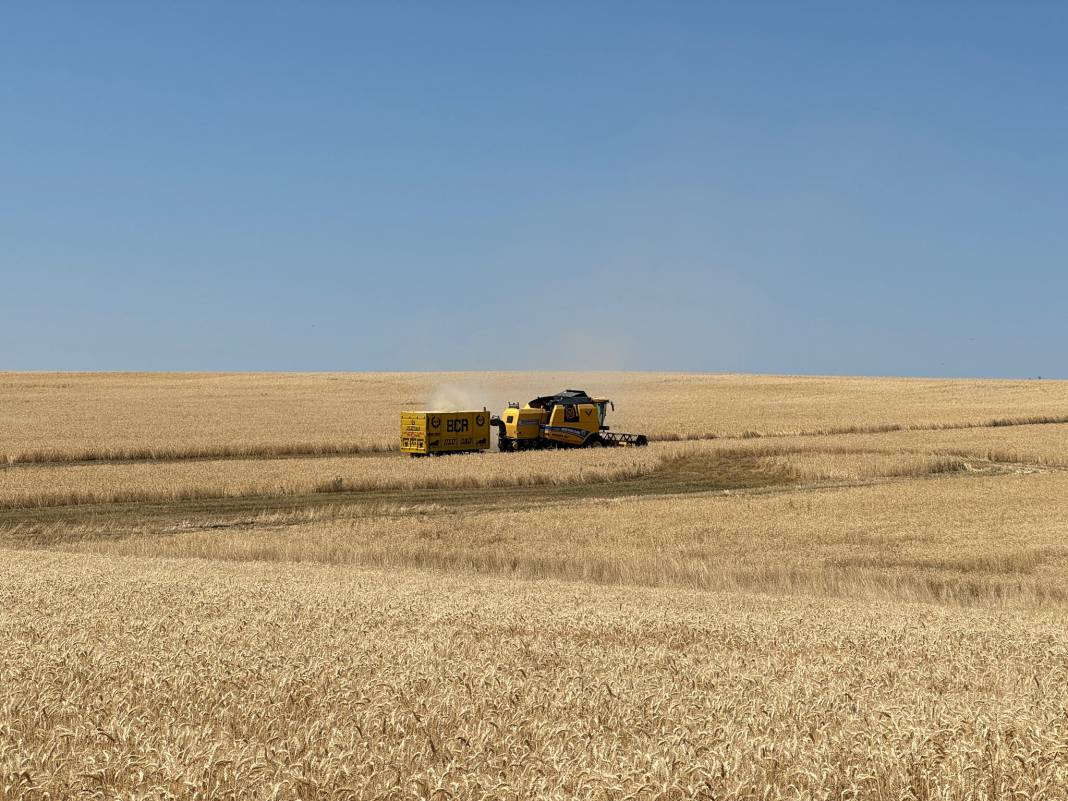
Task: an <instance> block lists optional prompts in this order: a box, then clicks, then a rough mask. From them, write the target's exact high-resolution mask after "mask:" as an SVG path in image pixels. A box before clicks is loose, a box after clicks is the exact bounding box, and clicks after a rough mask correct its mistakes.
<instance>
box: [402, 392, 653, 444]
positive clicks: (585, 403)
mask: <svg viewBox="0 0 1068 801" xmlns="http://www.w3.org/2000/svg"><path fill="white" fill-rule="evenodd" d="M609 407H611V408H612V409H615V406H614V405H613V403H612V401H610V400H609V399H608V398H592V397H590V396H589V395H588V394H586V393H585V392H583V391H582V390H579V389H565V390H564V391H563V392H558V393H557V394H555V395H544V396H542V397H540V398H535V399H534V400H532V401H531V402H530V403H528V404H526V405H525V406H522V407H521V406H520V405H519V404H518V403H509V404H508V408H507V409H505V410H504V411H503V412H502V413H501V415H500V417H498V416H496V415H493V416H490V415H489V414H488V413H487V412H486V410H485V409H483V410H482V411H481V412H477V411H476V412H401V451H402V452H404V453H409V454H412V455H413V456H421V455H426V454H437V453H458V452H464V451H481V450H486V449H488V448H489V446H490V444H489V427H490V426H491V425H492V426H496V427H497V445H498V447H499V448H500V450H502V451H505V452H508V451H525V450H535V449H539V448H598V447H622V446H642V445H648V444H649V439H648V438H647V437H646V436H645V435H644V434H621V433H618V432H615V431H610V430H609V428H608V426H606V425H605V417H606V415H607V413H608V408H609Z"/></svg>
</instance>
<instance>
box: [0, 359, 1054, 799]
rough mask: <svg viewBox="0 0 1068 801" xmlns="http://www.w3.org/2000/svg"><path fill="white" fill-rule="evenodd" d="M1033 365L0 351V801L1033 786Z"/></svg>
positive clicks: (1050, 640)
mask: <svg viewBox="0 0 1068 801" xmlns="http://www.w3.org/2000/svg"><path fill="white" fill-rule="evenodd" d="M576 384H577V385H578V386H585V387H587V388H589V389H590V390H591V391H597V392H604V393H605V394H607V395H609V396H610V397H612V398H613V399H614V400H615V401H616V403H617V405H618V413H617V415H616V416H615V417H614V418H612V419H610V422H611V424H612V425H613V428H614V429H616V430H633V431H642V432H647V433H651V434H656V435H660V436H661V437H668V438H669V437H671V436H675V435H678V436H680V437H681V438H684V439H688V441H679V442H656V443H653V444H652V445H651V446H650V447H649V448H647V449H622V450H596V451H571V452H535V453H523V454H497V453H487V454H478V455H465V456H455V457H448V458H441V459H418V460H409V459H406V458H402V457H401V456H399V455H397V454H396V453H391V452H389V451H390V449H391V448H392V446H393V438H394V435H395V432H394V431H393V428H394V426H395V423H396V416H397V411H398V410H399V409H400V408H402V407H416V406H421V405H429V404H430V403H432V400H433V396H434V395H441V396H442V397H445V398H449V397H451V398H452V399H453V400H455V399H457V398H462V397H463V396H464V395H465V393H468V392H469V388H470V387H476V392H475V393H474V394H476V395H478V394H482V395H484V396H486V399H487V400H486V402H487V403H489V402H493V403H494V405H495V406H496V405H498V404H499V403H501V402H503V400H507V399H525V398H526V397H527V396H530V395H533V394H536V393H538V392H540V391H544V390H546V389H558V388H560V387H562V386H568V385H570V386H574V385H576ZM480 385H481V386H482V387H491V388H492V393H491V392H488V391H485V390H482V391H477V387H478V386H480ZM442 386H445V390H442ZM450 387H451V388H450ZM1066 387H1068V384H1066V383H1064V382H1045V381H1043V382H1000V381H992V382H970V381H911V380H903V379H832V378H790V377H771V376H768V377H762V376H680V375H647V374H641V375H626V374H618V375H617V374H611V375H610V374H604V375H600V376H592V377H590V376H586V377H579V376H567V375H554V376H545V375H523V374H505V375H501V376H497V375H487V374H482V375H476V374H470V375H455V374H453V375H448V376H444V375H442V376H438V375H336V376H335V375H292V376H290V375H286V376H267V375H153V376H141V375H111V376H108V375H91V376H90V375H59V374H53V375H44V374H32V375H31V374H4V375H3V376H0V401H2V402H0V435H2V436H0V449H2V450H4V451H5V454H6V457H5V459H4V462H5V465H4V466H3V467H0V801H7V800H8V799H27V800H28V799H45V798H74V797H86V798H89V797H105V798H111V797H122V798H174V799H194V798H212V799H216V798H233V799H276V798H284V799H309V798H311V799H314V798H318V799H342V798H344V799H349V798H367V799H371V798H397V799H400V798H426V799H444V798H454V799H481V798H485V799H490V798H514V799H535V798H537V799H557V798H580V799H609V798H611V799H614V798H624V797H629V798H634V799H689V798H709V799H711V798H716V799H749V798H756V797H760V798H782V799H787V798H789V799H793V798H858V799H859V798H864V799H876V800H877V801H880V800H881V799H899V798H960V799H965V798H974V799H983V798H986V799H995V798H1010V797H1017V798H1025V797H1027V798H1057V797H1060V796H1062V795H1063V794H1064V791H1065V788H1066V787H1068V759H1066V758H1065V754H1068V728H1066V727H1065V725H1064V721H1065V720H1066V719H1068V691H1066V689H1065V688H1066V687H1068V634H1066V632H1068V626H1066V625H1065V623H1066V615H1068V501H1066V499H1068V461H1066V457H1065V453H1066V452H1068V424H1065V423H1063V422H1061V423H1058V422H1055V421H1057V420H1061V419H1063V416H1064V415H1068V390H1066ZM995 422H998V423H1005V422H1011V423H1012V424H1011V425H1003V424H998V425H995V424H994V423H995ZM208 457H217V458H208Z"/></svg>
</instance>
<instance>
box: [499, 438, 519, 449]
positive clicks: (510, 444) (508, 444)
mask: <svg viewBox="0 0 1068 801" xmlns="http://www.w3.org/2000/svg"><path fill="white" fill-rule="evenodd" d="M497 450H499V451H500V452H501V453H508V452H509V451H514V450H515V442H514V441H513V440H512V438H511V437H498V438H497Z"/></svg>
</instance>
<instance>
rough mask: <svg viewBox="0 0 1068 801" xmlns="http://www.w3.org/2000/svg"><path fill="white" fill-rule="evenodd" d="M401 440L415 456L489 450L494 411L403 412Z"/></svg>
mask: <svg viewBox="0 0 1068 801" xmlns="http://www.w3.org/2000/svg"><path fill="white" fill-rule="evenodd" d="M400 440H401V452H402V453H410V454H411V455H412V456H426V455H428V454H440V453H463V452H465V451H485V450H489V447H490V413H489V412H488V411H486V410H485V409H482V410H481V411H474V412H401V417H400Z"/></svg>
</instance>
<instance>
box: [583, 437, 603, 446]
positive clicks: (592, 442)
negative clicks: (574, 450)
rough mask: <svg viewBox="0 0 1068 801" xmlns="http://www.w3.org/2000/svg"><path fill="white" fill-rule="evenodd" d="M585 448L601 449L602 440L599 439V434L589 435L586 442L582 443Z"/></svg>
mask: <svg viewBox="0 0 1068 801" xmlns="http://www.w3.org/2000/svg"><path fill="white" fill-rule="evenodd" d="M583 445H585V446H586V447H587V448H603V447H604V440H603V439H601V435H600V434H590V435H589V436H588V437H586V441H585V442H584V443H583Z"/></svg>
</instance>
